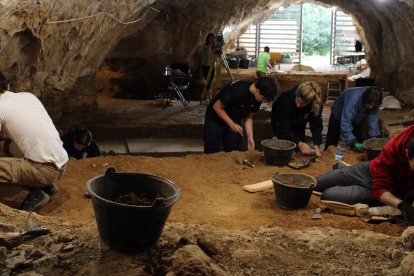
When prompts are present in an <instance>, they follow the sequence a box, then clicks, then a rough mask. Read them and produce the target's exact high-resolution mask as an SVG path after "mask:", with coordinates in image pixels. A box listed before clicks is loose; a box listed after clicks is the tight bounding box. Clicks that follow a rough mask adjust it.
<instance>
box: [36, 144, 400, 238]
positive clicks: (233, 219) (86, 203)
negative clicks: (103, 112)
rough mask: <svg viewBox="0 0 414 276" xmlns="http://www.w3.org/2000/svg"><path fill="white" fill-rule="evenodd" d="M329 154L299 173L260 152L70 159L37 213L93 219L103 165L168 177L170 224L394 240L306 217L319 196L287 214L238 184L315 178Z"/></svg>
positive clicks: (354, 222)
mask: <svg viewBox="0 0 414 276" xmlns="http://www.w3.org/2000/svg"><path fill="white" fill-rule="evenodd" d="M344 155H345V156H344V161H347V162H350V163H353V162H355V160H356V157H357V154H354V153H350V152H349V153H344ZM333 156H334V153H333V152H329V153H326V154H325V155H324V156H323V157H322V158H321V160H322V161H323V162H325V163H326V164H321V163H316V162H315V163H312V164H311V166H310V167H308V168H305V169H301V170H300V171H298V170H294V169H291V168H288V167H274V166H267V165H266V164H264V160H263V159H264V157H263V153H260V152H251V153H247V152H233V153H218V154H213V155H204V154H202V155H188V156H185V157H164V158H152V157H141V156H107V157H102V158H90V159H83V160H71V161H70V163H69V166H68V168H67V171H66V173H65V175H64V177H63V178H62V179H61V180H60V181H59V182H58V184H59V186H60V187H61V191H60V192H59V193H58V194H56V196H55V197H54V198H53V200H52V202H51V203H50V204H49V205H48V206H46V207H45V208H44V209H43V210H41V214H45V215H50V216H57V217H62V218H64V219H70V220H75V221H84V220H90V219H94V213H93V209H92V208H91V202H90V200H89V199H87V198H86V197H84V193H85V183H86V181H87V180H88V179H90V178H92V177H94V176H96V175H100V174H104V173H105V171H106V169H107V168H108V167H114V168H115V169H116V170H117V171H118V172H142V173H148V174H154V175H158V176H162V177H164V178H167V179H169V180H171V181H173V182H174V183H176V184H177V185H178V186H179V187H180V189H181V194H182V196H181V198H180V199H179V201H178V202H177V203H176V205H174V207H173V209H172V212H171V216H170V218H169V219H170V221H174V222H182V223H195V224H209V225H212V226H215V227H218V228H226V229H248V228H251V227H256V226H265V227H275V226H279V227H283V228H289V229H304V228H307V227H312V226H318V227H336V228H340V229H349V230H352V229H366V230H374V231H376V232H380V233H384V234H388V235H392V236H399V235H400V234H401V232H402V231H403V230H404V227H401V225H390V224H388V223H383V224H381V225H370V224H366V223H364V222H363V221H362V220H360V219H358V218H349V217H341V216H337V215H329V214H327V215H324V217H323V219H322V220H317V221H315V220H313V219H311V217H312V215H313V214H314V212H315V208H317V207H318V202H319V198H318V197H315V196H312V198H311V201H310V203H309V206H308V207H307V208H306V209H304V210H299V211H286V210H282V209H280V208H278V207H277V206H276V203H275V194H274V191H273V189H270V190H267V191H263V192H259V193H255V194H251V193H248V192H246V191H244V190H243V189H242V187H243V185H247V184H253V183H257V182H261V181H265V180H268V179H271V176H272V173H274V172H297V173H304V174H309V175H311V176H317V175H319V174H320V173H322V172H324V171H328V170H330V169H331V166H332V164H333V163H334V162H335V160H334V157H333ZM246 157H247V159H249V160H252V161H253V162H254V164H255V165H256V166H255V167H254V168H243V166H242V165H240V164H239V163H238V162H237V161H238V158H242V159H243V158H246Z"/></svg>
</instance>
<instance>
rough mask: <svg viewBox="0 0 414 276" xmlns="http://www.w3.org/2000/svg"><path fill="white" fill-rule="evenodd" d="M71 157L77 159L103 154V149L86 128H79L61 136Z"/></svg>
mask: <svg viewBox="0 0 414 276" xmlns="http://www.w3.org/2000/svg"><path fill="white" fill-rule="evenodd" d="M61 139H62V141H63V147H64V148H65V150H66V152H67V153H68V155H69V157H73V158H76V159H82V158H88V157H98V156H101V150H100V149H99V146H98V145H97V144H96V142H95V141H94V140H93V139H92V133H91V132H90V131H89V130H88V129H86V128H77V129H75V130H73V131H70V132H68V133H66V134H64V135H62V137H61Z"/></svg>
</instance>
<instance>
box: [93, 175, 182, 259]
mask: <svg viewBox="0 0 414 276" xmlns="http://www.w3.org/2000/svg"><path fill="white" fill-rule="evenodd" d="M87 190H88V193H89V195H90V196H91V198H92V204H93V209H94V212H95V217H96V224H97V227H98V232H99V236H100V238H101V240H102V242H103V243H104V244H106V245H107V246H109V247H110V248H113V249H118V250H122V251H138V250H144V249H148V248H150V247H152V246H154V245H155V244H156V243H157V242H158V240H159V238H160V236H161V233H162V230H163V228H164V225H165V222H166V220H167V218H168V215H169V214H170V211H171V207H172V205H173V204H174V203H175V202H176V201H177V200H178V198H179V197H180V189H179V188H178V186H177V185H176V184H174V183H173V182H171V181H170V180H167V179H164V178H162V177H159V176H154V175H149V174H142V173H116V172H115V170H114V169H113V168H109V169H108V170H107V171H106V173H105V175H100V176H97V177H94V178H92V179H90V180H88V182H87ZM130 193H134V194H135V195H145V196H146V198H148V199H154V200H153V201H152V204H151V203H149V204H148V205H147V204H145V206H139V205H136V204H134V205H129V204H123V203H118V202H115V201H116V200H117V199H118V198H120V197H122V196H124V195H127V194H130Z"/></svg>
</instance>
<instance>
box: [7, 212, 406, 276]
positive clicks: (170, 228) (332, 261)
mask: <svg viewBox="0 0 414 276" xmlns="http://www.w3.org/2000/svg"><path fill="white" fill-rule="evenodd" d="M0 207H1V208H0V273H1V275H24V274H26V273H30V275H74V274H81V275H99V274H102V275H103V274H105V275H113V274H117V273H125V272H128V274H134V275H170V276H172V275H195V274H197V275H276V274H279V275H309V274H314V275H350V274H352V275H379V274H381V275H413V273H414V227H408V228H407V229H406V230H405V231H404V233H403V234H402V235H401V237H391V236H387V235H384V234H378V233H374V232H371V231H361V230H352V231H348V230H339V229H334V228H316V227H313V228H308V229H306V230H294V231H293V230H290V231H289V230H285V229H282V228H278V227H276V228H264V227H263V228H255V229H248V230H243V231H240V230H239V231H237V230H222V229H217V228H214V227H213V226H209V225H195V224H184V223H167V225H166V226H165V229H164V231H163V234H162V236H161V239H160V240H159V242H158V244H157V245H156V246H155V247H154V248H152V249H150V250H146V251H142V252H133V253H125V252H118V251H114V250H111V249H109V248H107V247H105V246H104V245H103V244H101V243H100V240H99V236H98V233H97V230H96V225H95V222H94V221H88V222H84V223H79V222H76V223H75V222H68V221H64V220H62V219H59V218H54V217H44V216H37V217H38V220H39V222H40V223H41V225H43V226H46V227H48V228H50V233H49V234H44V235H40V236H31V235H20V236H15V235H14V236H13V235H10V233H12V232H19V230H20V229H22V225H24V223H25V220H26V219H27V213H26V212H23V211H18V210H13V209H10V208H8V207H6V206H4V205H1V206H0ZM26 275H28V274H26Z"/></svg>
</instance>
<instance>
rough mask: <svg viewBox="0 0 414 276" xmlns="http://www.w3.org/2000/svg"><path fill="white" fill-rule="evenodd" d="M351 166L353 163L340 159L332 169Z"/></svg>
mask: <svg viewBox="0 0 414 276" xmlns="http://www.w3.org/2000/svg"><path fill="white" fill-rule="evenodd" d="M349 166H351V164H348V163H346V162H344V161H338V162H336V163H335V164H333V165H332V169H333V170H337V169H342V168H345V167H349Z"/></svg>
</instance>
